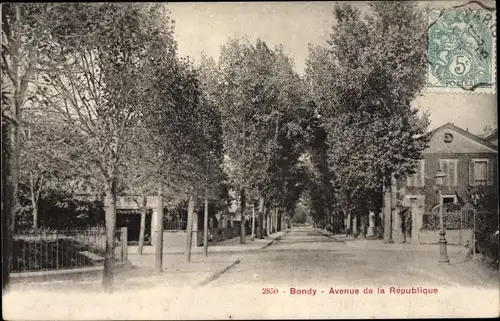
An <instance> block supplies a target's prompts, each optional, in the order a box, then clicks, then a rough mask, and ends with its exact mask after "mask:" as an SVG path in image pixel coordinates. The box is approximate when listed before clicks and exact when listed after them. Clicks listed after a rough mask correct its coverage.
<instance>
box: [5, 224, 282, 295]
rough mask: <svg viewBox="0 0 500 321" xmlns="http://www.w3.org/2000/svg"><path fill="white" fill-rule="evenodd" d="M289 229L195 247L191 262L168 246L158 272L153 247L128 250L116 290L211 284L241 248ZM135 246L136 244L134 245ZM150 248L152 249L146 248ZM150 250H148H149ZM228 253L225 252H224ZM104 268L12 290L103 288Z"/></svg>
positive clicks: (259, 246) (262, 245)
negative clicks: (205, 248) (205, 250)
mask: <svg viewBox="0 0 500 321" xmlns="http://www.w3.org/2000/svg"><path fill="white" fill-rule="evenodd" d="M285 233H286V231H281V232H278V233H274V234H272V235H270V236H269V237H267V238H266V239H263V240H261V239H255V240H254V241H252V240H251V238H250V237H247V244H241V245H239V244H237V242H238V240H239V239H238V238H234V239H230V240H227V242H226V243H225V244H224V245H218V246H212V247H209V249H208V257H205V256H203V254H202V253H203V247H197V248H193V251H192V254H191V262H187V261H186V258H185V256H184V255H180V254H184V249H180V248H174V249H165V250H164V252H163V262H162V263H163V264H162V265H163V271H162V273H159V274H158V273H156V271H155V269H154V264H155V256H154V255H153V251H154V248H153V247H151V246H149V247H144V250H145V251H144V253H145V254H143V255H138V254H137V253H136V252H135V253H134V249H132V251H130V250H129V254H128V260H129V262H130V266H129V268H127V269H123V270H117V271H115V276H114V282H113V290H114V292H117V291H118V292H121V291H129V290H131V289H132V290H133V289H137V290H141V289H147V288H151V287H154V286H157V285H163V286H167V287H175V288H184V287H197V286H203V285H205V284H208V283H209V282H210V281H212V280H214V279H216V278H218V277H219V276H220V275H221V274H222V273H224V272H225V271H227V270H228V269H230V268H232V267H233V266H235V265H237V264H239V263H240V259H239V256H240V255H241V253H242V252H248V251H255V250H259V249H262V248H265V247H267V246H269V245H270V244H272V243H273V242H274V241H275V240H276V239H278V238H280V237H281V236H282V235H284V234H285ZM132 248H134V247H132ZM148 248H149V250H147V249H148ZM135 251H137V247H135ZM148 252H149V253H148ZM223 253H225V255H222V254H223ZM101 283H102V272H100V273H94V274H93V275H82V276H79V277H78V278H76V277H75V278H70V279H60V278H56V279H52V280H47V281H44V280H41V281H37V282H29V283H28V282H19V283H17V284H14V285H13V288H12V289H13V290H21V291H26V290H32V289H41V290H43V291H46V290H50V291H59V292H65V291H66V292H68V291H69V292H74V291H90V292H101V291H102V285H101Z"/></svg>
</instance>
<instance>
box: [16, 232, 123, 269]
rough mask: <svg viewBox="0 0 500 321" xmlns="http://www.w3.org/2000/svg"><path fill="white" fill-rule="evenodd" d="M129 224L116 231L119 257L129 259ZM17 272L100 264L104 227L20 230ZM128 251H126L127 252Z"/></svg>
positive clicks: (17, 240)
mask: <svg viewBox="0 0 500 321" xmlns="http://www.w3.org/2000/svg"><path fill="white" fill-rule="evenodd" d="M126 233H127V231H126V228H125V229H123V228H122V229H121V230H118V231H116V238H115V242H114V251H115V260H117V261H124V260H126V243H127V242H122V240H123V239H125V240H126ZM13 238H14V242H13V248H12V262H11V271H12V272H13V273H21V272H35V271H49V270H62V269H72V268H82V267H91V266H98V265H101V264H103V262H104V252H105V249H106V230H105V229H104V228H92V229H69V230H52V231H32V230H28V231H17V233H16V234H15V235H14V236H13ZM124 251H125V252H124Z"/></svg>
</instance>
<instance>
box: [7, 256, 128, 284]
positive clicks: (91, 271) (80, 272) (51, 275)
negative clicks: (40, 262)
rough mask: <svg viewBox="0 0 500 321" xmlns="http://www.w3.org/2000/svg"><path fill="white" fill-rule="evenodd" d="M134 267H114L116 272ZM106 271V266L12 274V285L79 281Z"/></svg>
mask: <svg viewBox="0 0 500 321" xmlns="http://www.w3.org/2000/svg"><path fill="white" fill-rule="evenodd" d="M132 267H133V265H132V263H131V262H130V261H127V262H118V263H115V265H114V267H113V271H114V272H118V271H123V270H126V269H130V268H132ZM103 270H104V266H102V265H100V266H92V267H86V268H76V269H63V270H53V271H40V272H24V273H12V274H11V282H12V283H17V284H19V283H32V282H47V281H54V280H58V281H63V280H73V281H74V280H78V279H80V278H84V277H88V276H92V275H99V274H100V273H102V272H103Z"/></svg>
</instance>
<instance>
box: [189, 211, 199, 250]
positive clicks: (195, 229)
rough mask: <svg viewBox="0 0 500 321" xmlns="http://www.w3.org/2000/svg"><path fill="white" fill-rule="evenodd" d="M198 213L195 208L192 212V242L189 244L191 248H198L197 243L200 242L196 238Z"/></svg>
mask: <svg viewBox="0 0 500 321" xmlns="http://www.w3.org/2000/svg"><path fill="white" fill-rule="evenodd" d="M198 232H199V229H198V212H197V211H196V208H195V210H194V212H193V239H192V240H193V241H192V243H191V247H196V246H198V242H199V241H200V240H199V238H198Z"/></svg>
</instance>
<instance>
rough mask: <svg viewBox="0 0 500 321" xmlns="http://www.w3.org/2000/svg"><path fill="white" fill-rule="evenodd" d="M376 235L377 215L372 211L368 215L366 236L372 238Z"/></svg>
mask: <svg viewBox="0 0 500 321" xmlns="http://www.w3.org/2000/svg"><path fill="white" fill-rule="evenodd" d="M374 235H375V213H374V212H373V211H370V212H369V213H368V230H367V231H366V236H367V237H371V236H374Z"/></svg>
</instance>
